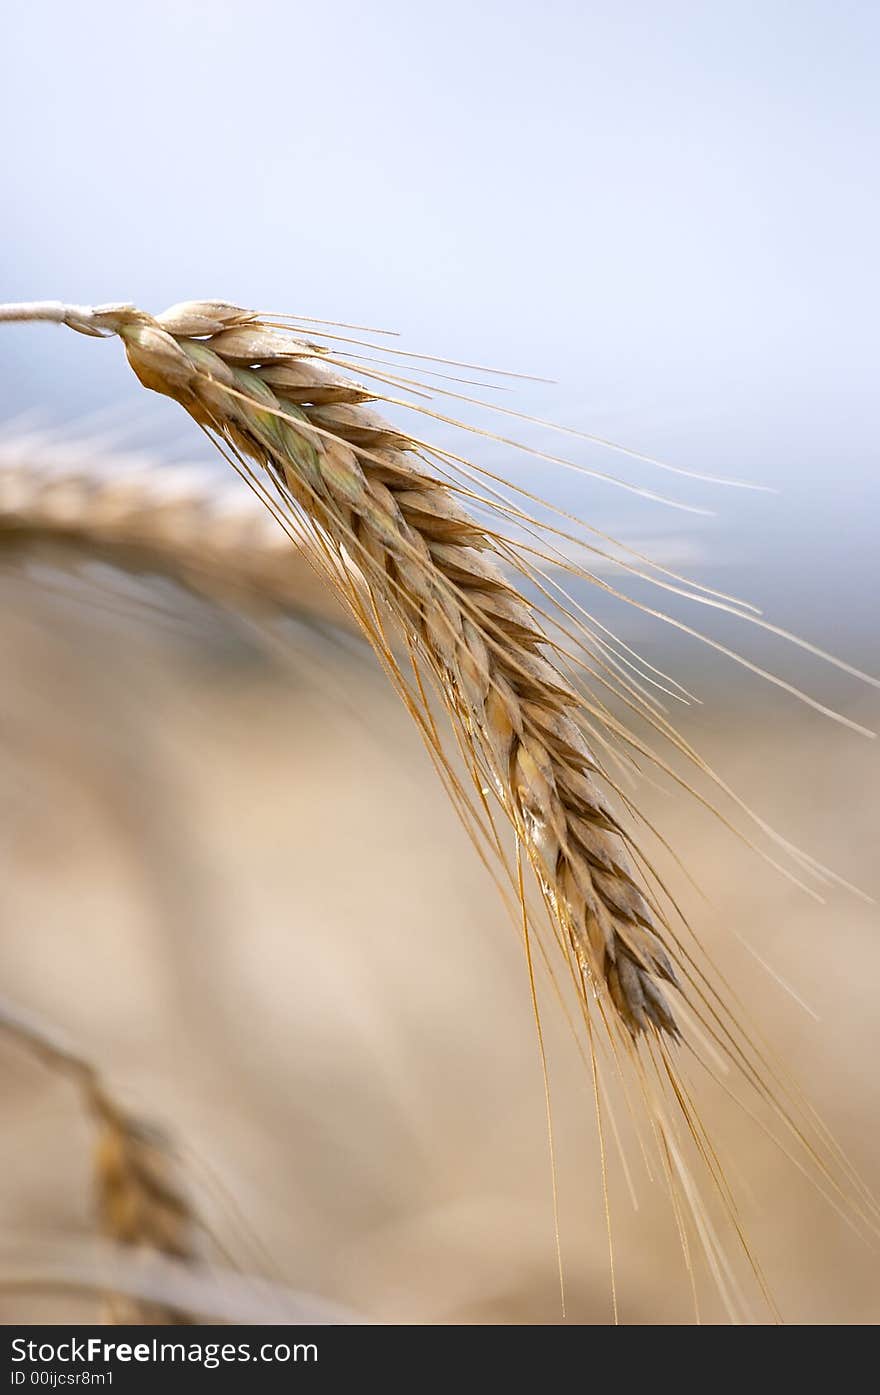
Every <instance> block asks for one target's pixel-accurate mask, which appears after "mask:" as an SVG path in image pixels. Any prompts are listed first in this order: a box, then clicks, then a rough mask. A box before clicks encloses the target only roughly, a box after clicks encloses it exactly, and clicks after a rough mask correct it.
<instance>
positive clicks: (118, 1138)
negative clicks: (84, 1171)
mask: <svg viewBox="0 0 880 1395" xmlns="http://www.w3.org/2000/svg"><path fill="white" fill-rule="evenodd" d="M0 1032H3V1033H4V1034H5V1035H7V1036H9V1037H11V1038H12V1039H13V1040H15V1041H16V1042H17V1043H18V1044H19V1045H21V1046H23V1047H24V1048H25V1049H26V1050H27V1051H29V1052H30V1053H31V1054H32V1055H34V1056H36V1058H37V1059H38V1060H40V1061H42V1063H43V1064H44V1065H45V1066H46V1067H47V1068H48V1069H49V1070H50V1071H52V1072H54V1073H56V1074H60V1075H62V1076H64V1077H65V1078H67V1079H69V1080H70V1081H71V1082H72V1083H73V1084H74V1085H75V1087H76V1088H77V1090H78V1092H79V1095H80V1099H81V1100H82V1104H83V1108H84V1109H85V1110H86V1112H87V1113H88V1114H89V1116H90V1118H91V1119H92V1120H93V1122H94V1124H95V1127H96V1143H95V1153H94V1178H95V1200H96V1210H97V1218H98V1224H99V1226H100V1229H101V1231H102V1232H103V1233H104V1234H105V1235H106V1236H107V1238H108V1239H109V1240H111V1241H113V1242H115V1243H116V1244H118V1245H121V1246H124V1247H126V1248H128V1249H130V1250H131V1251H133V1252H134V1251H136V1252H138V1253H139V1254H145V1255H147V1256H150V1255H167V1256H171V1257H173V1258H175V1259H178V1260H181V1261H184V1262H186V1263H189V1262H191V1261H192V1260H193V1259H194V1258H195V1255H196V1232H197V1229H198V1225H197V1221H196V1218H195V1215H194V1212H193V1211H192V1209H191V1206H190V1203H189V1201H188V1200H187V1198H186V1196H185V1194H184V1192H183V1190H182V1189H181V1187H180V1185H179V1182H178V1180H177V1177H176V1170H177V1165H176V1162H175V1158H174V1154H173V1150H172V1148H171V1146H170V1144H169V1141H168V1140H167V1138H166V1137H165V1136H164V1135H163V1134H162V1132H161V1131H160V1130H159V1129H157V1128H155V1127H154V1126H153V1125H150V1124H147V1123H145V1122H144V1121H143V1120H141V1119H136V1118H135V1117H134V1116H133V1115H132V1114H130V1113H129V1112H128V1111H127V1110H125V1109H124V1108H123V1107H122V1106H121V1105H120V1104H119V1103H118V1101H117V1100H115V1099H114V1098H113V1095H112V1094H111V1092H110V1091H109V1089H108V1087H107V1085H106V1084H105V1082H104V1081H103V1079H102V1078H101V1075H100V1073H99V1072H98V1070H97V1069H96V1067H95V1066H94V1065H93V1064H92V1063H91V1062H90V1061H88V1060H86V1058H85V1057H84V1056H82V1055H81V1054H80V1053H79V1052H78V1051H76V1050H75V1049H74V1048H73V1047H72V1046H70V1045H68V1043H66V1042H65V1041H63V1040H62V1039H61V1037H60V1036H58V1035H57V1033H53V1032H51V1031H49V1030H48V1029H47V1028H46V1027H45V1026H43V1025H42V1024H41V1023H39V1022H37V1021H36V1019H35V1018H34V1017H33V1016H32V1015H31V1014H29V1013H24V1012H22V1010H21V1009H20V1008H17V1007H15V1006H13V1005H12V1004H11V1003H7V1002H0ZM107 1317H108V1320H109V1321H111V1322H114V1323H149V1324H152V1323H175V1324H176V1323H189V1322H193V1321H195V1320H196V1319H195V1318H192V1317H190V1316H189V1315H188V1314H187V1313H185V1312H184V1311H182V1310H180V1309H178V1308H174V1307H170V1306H168V1305H166V1304H160V1303H156V1302H152V1301H149V1300H142V1299H139V1298H137V1297H136V1296H134V1295H129V1296H126V1297H122V1296H120V1295H118V1294H114V1293H109V1294H108V1295H107Z"/></svg>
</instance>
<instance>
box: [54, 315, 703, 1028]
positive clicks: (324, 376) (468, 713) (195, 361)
mask: <svg viewBox="0 0 880 1395" xmlns="http://www.w3.org/2000/svg"><path fill="white" fill-rule="evenodd" d="M52 313H53V316H55V317H57V318H59V319H61V320H63V321H64V322H65V323H68V324H70V325H71V326H72V327H73V328H76V329H80V330H84V331H85V332H88V333H93V334H94V333H102V332H113V333H116V334H118V335H119V337H120V338H121V339H122V342H123V344H124V346H125V350H126V353H127V355H128V359H129V362H130V364H131V366H132V368H133V369H134V371H135V373H136V374H137V376H138V378H139V379H140V380H141V382H142V383H143V384H144V386H145V387H149V388H152V389H153V390H155V391H158V392H161V393H163V394H165V395H166V396H169V397H173V398H174V399H175V400H177V401H178V402H180V403H181V405H182V406H184V407H185V408H186V410H187V411H188V412H189V413H190V415H191V416H193V417H194V418H195V420H196V421H197V422H198V423H199V424H200V425H202V426H203V427H205V428H206V429H207V430H208V431H211V432H214V433H218V434H219V435H220V436H221V437H223V438H225V440H226V441H227V442H228V444H229V445H230V446H231V447H232V449H233V450H234V451H236V452H238V453H239V454H241V455H244V456H245V457H249V458H251V459H254V460H256V461H258V462H259V464H261V465H262V466H263V467H264V468H265V469H266V470H267V471H268V472H269V474H270V475H271V476H272V477H273V478H274V480H275V481H276V482H277V483H278V485H279V486H280V488H281V490H282V492H283V494H284V495H286V496H287V497H288V499H290V500H291V501H292V502H293V503H295V505H296V506H298V509H299V510H301V512H302V515H303V516H304V517H305V518H306V519H308V520H309V521H310V522H311V523H312V524H313V525H316V526H317V528H318V529H319V530H320V534H321V537H322V538H323V539H327V540H329V541H330V543H331V545H332V547H333V549H334V551H335V555H336V556H337V558H341V557H348V558H350V560H351V561H352V562H353V563H354V565H355V566H356V568H357V570H358V571H359V573H360V574H361V576H362V577H363V578H364V580H365V581H366V584H367V587H368V589H369V592H370V594H371V595H372V596H373V598H374V599H375V600H376V601H377V602H378V603H379V605H380V606H381V608H382V610H383V611H387V612H390V614H391V615H392V616H393V617H394V619H395V620H396V622H397V623H398V625H399V626H400V628H401V629H402V630H403V632H404V634H405V635H407V637H409V638H410V639H411V640H412V641H413V642H414V643H415V644H416V645H417V646H418V649H419V651H420V653H421V654H422V655H424V656H425V658H426V659H427V661H428V663H429V665H430V668H431V670H432V672H433V674H434V677H435V679H436V681H437V682H438V683H439V684H440V686H441V689H442V692H443V694H444V697H445V699H446V701H447V702H448V704H449V706H450V708H451V709H452V711H453V713H454V714H455V716H456V717H457V718H458V720H459V721H460V722H461V723H462V724H463V725H464V727H465V729H466V730H467V732H468V733H469V735H470V736H471V738H472V741H473V748H474V753H475V755H476V756H477V758H478V761H479V764H480V767H481V768H482V769H483V770H484V771H486V772H487V773H488V774H489V775H490V776H491V778H492V780H493V783H494V784H495V787H496V789H497V791H498V793H499V797H500V799H501V802H502V805H503V807H504V810H505V812H506V813H507V815H508V816H509V818H510V820H511V822H512V824H513V826H514V828H515V830H516V834H517V836H518V838H519V839H520V841H521V843H522V845H523V846H524V847H525V848H526V850H527V852H528V856H529V858H530V860H531V862H532V865H533V867H534V869H535V872H536V873H537V875H538V877H539V878H540V881H541V884H542V886H543V887H544V890H545V893H546V896H547V898H548V901H549V903H550V905H551V906H552V908H553V910H554V912H555V914H556V916H557V917H558V922H559V927H560V929H561V931H562V933H563V935H564V937H565V940H566V942H568V943H570V944H571V945H572V947H573V948H574V950H575V953H576V956H577V960H578V963H579V965H580V967H581V970H582V972H583V973H584V974H585V976H586V977H587V978H588V979H589V981H591V982H592V984H593V985H594V986H595V987H599V988H601V987H603V986H604V987H605V988H607V990H608V993H609V995H610V998H611V1001H612V1003H613V1005H614V1008H615V1009H616V1010H617V1012H618V1013H619V1014H620V1016H621V1018H622V1019H623V1021H624V1022H625V1024H626V1026H627V1028H628V1029H629V1030H630V1032H631V1033H633V1034H636V1033H638V1032H640V1031H642V1030H644V1029H645V1028H646V1027H648V1026H649V1025H652V1026H653V1027H655V1028H657V1029H659V1030H662V1031H664V1032H668V1033H672V1034H675V1033H676V1031H677V1028H676V1023H675V1018H674V1016H673V1011H672V1008H671V1006H670V1003H669V1001H668V999H667V996H666V994H665V992H664V991H663V989H662V987H661V983H662V982H663V981H665V982H666V983H668V984H675V983H677V975H676V973H675V969H674V968H673V964H672V959H671V955H670V951H669V948H668V946H667V945H666V944H664V929H665V927H664V924H663V922H662V920H661V918H660V915H659V912H658V911H657V910H656V908H654V907H652V906H651V905H649V903H648V900H647V899H646V896H645V895H644V894H643V892H642V891H641V890H640V888H639V885H638V882H637V878H636V874H635V872H634V869H633V866H632V862H631V859H630V856H629V854H628V851H627V848H626V833H625V830H624V829H623V827H622V826H621V823H620V822H619V818H618V814H617V812H616V810H615V809H614V807H613V805H612V803H611V801H610V799H609V798H608V797H607V795H606V794H605V793H604V792H603V790H602V788H601V786H600V783H599V780H600V778H601V771H600V766H599V763H598V761H597V760H596V758H595V756H594V754H593V752H592V751H591V749H590V746H589V745H588V742H587V740H586V737H585V735H584V732H583V730H582V727H581V718H582V703H581V699H580V697H579V695H578V693H577V692H576V690H575V689H574V688H573V686H572V685H571V683H570V682H569V681H568V680H567V679H566V678H565V677H564V676H563V674H562V673H561V671H560V670H559V668H558V667H556V666H555V665H554V664H553V663H552V662H551V660H550V658H549V654H548V647H547V646H548V641H547V636H546V634H545V633H544V632H543V630H542V628H541V627H540V626H539V624H538V623H537V620H536V618H535V615H534V613H533V612H532V611H531V610H530V608H529V607H528V606H527V605H526V603H525V602H524V600H523V597H522V596H521V595H520V594H519V593H518V592H517V591H516V590H515V588H514V587H513V586H512V585H511V584H510V582H509V581H508V580H506V579H505V577H504V575H503V574H502V572H501V570H500V568H499V567H498V566H497V565H496V562H495V556H497V552H496V547H495V544H494V541H493V539H492V537H491V536H490V535H489V533H488V532H487V530H486V529H485V528H484V527H483V526H481V525H480V524H479V523H478V522H477V521H476V519H475V518H473V517H472V516H470V515H469V514H468V513H467V512H466V511H465V510H464V509H463V508H462V507H461V506H460V505H459V504H458V502H457V501H456V500H455V498H454V497H453V494H452V491H451V490H450V488H449V486H448V485H446V484H445V483H444V482H443V481H442V480H441V479H439V478H437V477H436V476H435V475H433V474H431V473H430V472H428V471H427V470H426V469H425V468H424V465H423V462H421V461H420V460H418V459H417V457H416V455H415V453H414V451H413V449H412V443H411V441H410V440H409V439H408V438H407V437H405V436H403V435H402V433H400V432H399V431H397V430H396V429H395V428H394V427H393V426H391V425H389V424H388V423H386V422H384V421H383V420H381V419H380V418H378V417H377V416H375V415H374V414H373V413H372V412H371V411H370V410H368V409H367V408H366V407H364V406H363V401H364V398H365V396H367V395H368V393H367V392H365V390H364V388H363V387H362V386H360V385H358V384H357V383H351V382H349V381H346V380H344V379H341V378H340V377H339V375H338V374H336V373H334V372H332V371H328V369H327V368H326V366H325V365H323V364H322V363H321V362H320V361H319V355H318V354H317V353H316V352H315V350H314V349H313V348H311V347H310V346H309V345H308V344H307V343H305V342H303V341H298V340H296V339H292V338H291V337H289V336H288V335H284V334H280V333H277V332H275V331H273V330H272V329H270V328H268V327H266V326H265V325H264V324H262V323H261V322H260V321H259V319H258V317H257V316H256V315H254V314H252V313H251V312H249V311H245V310H242V309H240V308H238V307H235V306H231V305H227V304H223V303H219V302H192V303H187V304H184V305H180V306H176V307H173V308H172V309H170V310H168V311H166V312H165V313H164V314H163V315H159V316H157V317H156V318H153V317H151V316H149V315H147V314H145V313H143V312H142V311H139V310H136V309H134V308H132V307H112V308H110V309H105V310H100V311H96V312H90V313H88V314H86V313H85V312H83V311H81V310H77V311H60V312H55V311H53V312H52ZM368 623H369V622H368Z"/></svg>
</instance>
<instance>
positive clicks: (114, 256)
mask: <svg viewBox="0 0 880 1395" xmlns="http://www.w3.org/2000/svg"><path fill="white" fill-rule="evenodd" d="M5 38H6V44H5V47H6V53H7V61H6V63H5V65H4V68H5V71H4V83H3V89H2V92H0V107H2V108H3V109H4V110H3V112H2V115H3V118H4V129H5V130H6V132H7V141H6V148H5V150H4V178H3V180H2V200H3V205H4V207H3V224H2V225H3V234H2V241H3V258H2V285H0V298H2V299H21V298H29V297H40V298H43V297H58V298H62V299H65V300H81V301H88V302H94V301H101V300H112V299H132V300H136V301H138V302H139V303H141V304H143V305H144V306H145V308H154V309H159V308H162V307H163V306H164V305H166V304H169V303H171V302H173V301H175V300H179V299H185V298H191V297H194V296H200V295H206V296H215V295H217V296H223V297H226V298H229V299H232V300H237V301H241V302H242V303H246V304H251V305H255V306H260V307H266V308H272V309H294V310H300V311H302V312H305V313H311V314H316V315H327V316H330V317H339V318H341V319H353V320H362V321H365V322H367V323H378V324H389V325H391V326H393V327H395V328H398V329H400V330H402V331H403V332H404V334H405V336H406V339H407V341H408V342H409V343H410V344H412V345H413V346H415V347H418V348H430V349H432V350H434V351H436V352H438V353H448V354H453V355H455V356H461V357H472V358H474V359H477V360H480V361H489V362H495V363H502V364H504V365H507V366H510V367H515V368H525V369H534V370H536V371H539V372H542V373H546V374H548V375H549V376H551V377H553V378H556V379H558V380H559V386H558V387H556V388H554V389H549V388H540V387H532V388H527V389H524V390H523V392H522V395H521V397H520V404H521V405H522V406H524V407H525V408H526V409H527V410H536V411H538V412H540V413H542V414H545V415H547V414H549V415H552V416H554V417H556V418H559V419H563V420H566V421H568V422H571V423H574V424H576V425H580V426H583V427H587V428H590V429H595V430H596V431H598V432H600V433H602V434H610V435H612V436H615V437H617V438H619V439H623V440H625V441H627V442H628V443H630V444H632V445H633V446H635V447H636V448H639V449H643V450H646V451H648V452H650V453H652V454H658V455H661V456H663V457H664V458H667V459H670V460H672V461H674V462H676V463H679V464H682V465H686V466H693V467H696V468H701V469H706V470H709V471H713V472H717V473H727V474H739V475H746V476H749V477H751V478H754V479H761V480H764V481H766V482H768V483H771V484H776V485H779V486H782V487H784V489H785V503H784V504H780V503H779V501H777V500H773V499H772V498H768V496H748V497H746V496H741V495H739V496H734V495H733V494H732V493H730V492H725V493H724V494H723V496H722V497H716V495H715V494H714V493H713V492H712V491H708V490H707V488H706V487H705V486H694V487H693V489H692V490H691V487H690V486H687V487H686V488H685V492H686V493H687V494H688V497H692V498H693V499H694V500H696V501H698V502H700V503H708V504H710V505H711V506H714V507H718V508H721V509H722V510H723V512H724V517H725V518H726V519H727V520H728V523H727V524H726V525H722V524H712V523H709V524H706V525H700V524H699V523H686V524H684V525H682V526H686V527H687V528H691V529H693V528H696V529H699V528H700V527H703V532H702V533H700V534H699V536H700V538H701V539H702V540H703V545H704V547H705V548H706V551H707V556H710V560H711V554H712V553H713V550H714V553H715V555H716V560H718V561H719V562H720V563H723V564H725V565H727V564H731V559H732V558H734V554H736V556H737V557H738V556H739V553H740V552H741V550H742V540H743V532H744V531H745V534H746V538H747V539H748V538H749V537H751V536H754V537H755V539H757V541H758V543H759V544H760V547H763V548H765V549H766V548H769V550H770V553H773V552H774V550H775V551H776V552H779V551H780V550H781V551H783V552H785V553H786V555H787V556H788V557H789V558H791V557H794V558H795V559H796V560H797V561H798V565H799V567H800V572H799V573H798V575H799V576H800V580H801V582H802V583H803V585H804V586H806V587H807V595H809V586H810V577H811V575H812V574H813V571H814V566H813V562H812V561H811V560H810V559H811V558H812V559H815V550H816V548H819V550H820V559H819V563H820V566H822V567H831V568H834V567H837V568H838V571H839V574H840V578H841V585H843V586H844V587H845V586H846V584H847V577H849V578H850V580H851V582H852V586H851V590H852V593H853V595H855V594H856V592H857V591H858V592H862V591H863V589H864V587H865V585H870V584H871V582H872V581H873V585H874V590H875V591H876V581H877V579H878V577H877V566H876V561H875V560H874V553H875V551H876V550H877V549H876V545H875V542H874V536H875V533H876V520H877V512H876V510H877V504H878V499H880V491H878V486H877V477H878V449H880V447H878V440H880V433H878V425H880V422H878V411H877V367H878V353H877V327H878V319H880V315H878V312H880V274H878V268H877V247H878V246H880V186H878V179H877V174H876V170H877V168H878V166H880V160H878V144H880V142H878V133H880V99H878V91H877V89H878V84H877V82H876V62H877V54H878V52H880V7H878V6H877V5H875V4H873V3H865V4H859V3H832V0H826V2H825V3H810V0H802V2H801V3H784V2H783V0H765V2H764V3H754V4H751V3H746V2H745V0H737V2H736V3H733V2H732V0H712V2H707V3H701V4H695V3H675V2H674V0H664V3H662V4H661V3H638V0H617V3H610V2H609V3H590V2H589V0H586V3H584V0H581V3H560V2H559V0H550V3H544V4H540V5H538V4H524V3H520V2H519V0H514V2H513V3H507V4H500V3H486V2H485V0H483V2H482V3H476V4H474V3H471V4H463V3H459V0H452V3H445V4H443V5H430V6H428V5H420V4H418V3H410V4H404V3H397V0H377V3H374V4H372V5H369V6H366V5H355V4H352V3H348V0H340V2H339V3H334V4H333V5H320V6H318V5H314V4H309V5H301V4H299V3H296V2H295V0H294V2H293V3H279V2H276V3H263V4H260V3H250V4H244V3H241V2H240V0H210V3H202V0H174V2H173V3H172V2H171V0H154V2H153V3H151V4H150V5H149V6H147V5H138V4H131V5H120V4H119V3H118V0H92V2H91V3H90V2H89V0H82V3H80V4H77V5H70V4H68V3H60V2H59V0H33V2H32V3H29V4H28V5H26V6H18V7H16V9H15V11H14V12H10V13H9V14H8V15H7V17H6V20H5ZM47 341H48V342H47ZM119 358H120V356H119V354H118V353H116V352H115V351H114V349H113V347H112V346H109V345H106V346H104V345H101V346H93V345H90V344H87V343H86V342H84V341H80V340H78V339H77V338H76V337H75V336H72V335H64V334H62V333H61V332H60V331H53V330H52V329H50V328H39V329H38V328H36V327H25V328H23V329H5V330H4V333H3V335H2V337H0V413H2V415H4V416H8V415H9V414H11V413H12V412H13V411H15V410H17V409H18V408H20V407H27V406H28V405H30V404H31V403H33V402H44V403H45V402H47V401H48V402H49V403H50V405H51V406H52V407H53V409H57V411H58V412H59V413H61V414H63V413H65V412H69V411H75V410H77V409H78V408H79V407H80V406H83V405H87V406H96V405H99V404H100V403H102V402H105V401H108V400H110V399H111V398H113V397H119V398H122V397H125V396H126V395H130V394H133V389H132V387H131V385H130V384H129V382H128V379H127V377H126V373H125V370H124V367H123V365H122V364H121V363H120V362H119ZM582 458H584V459H589V460H590V461H591V462H595V463H597V464H604V465H606V466H609V465H611V466H612V467H613V462H610V461H604V460H602V458H601V457H599V456H598V455H597V454H596V453H587V452H583V453H582ZM619 463H620V462H618V464H619ZM631 474H632V477H633V478H637V479H640V480H642V481H644V482H650V483H653V484H655V485H656V484H658V483H660V484H663V483H666V484H668V483H669V481H668V479H667V480H666V481H663V480H662V479H660V480H659V481H658V479H657V477H656V476H653V475H651V473H650V472H649V471H644V472H642V471H641V470H640V469H635V470H633V471H632V472H631ZM572 488H573V484H572V481H571V480H569V482H568V484H567V485H566V490H567V492H568V493H569V494H570V492H571V490H572ZM582 496H583V497H582V498H581V499H580V503H581V506H582V507H583V508H584V509H585V510H592V511H594V514H595V516H596V517H602V518H604V517H606V516H608V517H611V516H613V517H614V518H615V520H616V519H618V518H620V517H621V516H622V517H623V519H624V523H625V522H626V521H627V520H628V519H630V518H631V519H632V520H633V526H634V528H636V530H637V531H639V530H641V531H643V532H645V531H647V532H650V531H651V530H652V529H654V528H657V529H661V530H662V529H663V528H666V527H669V526H674V528H675V529H676V530H679V517H678V516H674V517H673V520H672V524H670V523H669V516H668V515H665V514H664V515H663V518H662V520H661V521H659V522H658V521H657V518H656V515H653V514H652V515H651V518H650V519H649V518H648V516H647V514H644V513H643V511H641V509H640V508H639V507H636V508H635V510H634V511H630V510H629V509H628V508H626V509H622V508H621V500H620V498H619V497H618V496H615V497H610V496H609V494H608V492H607V491H605V492H603V491H601V490H599V489H597V488H593V487H591V488H589V489H586V490H584V491H582ZM713 528H714V531H713ZM734 539H735V540H736V546H735V547H734ZM823 548H824V549H825V553H823V552H822V549H823ZM770 553H768V554H767V556H769V555H770ZM826 554H827V555H826ZM798 559H799V560H798ZM765 560H766V558H765ZM743 565H747V564H746V563H743ZM755 566H756V567H757V569H758V570H760V567H761V557H760V556H759V557H758V558H757V560H756V562H755ZM872 567H873V571H872ZM798 594H803V588H802V587H801V589H800V590H799V592H798ZM819 602H820V596H819V592H818V591H817V592H816V603H817V604H819Z"/></svg>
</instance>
